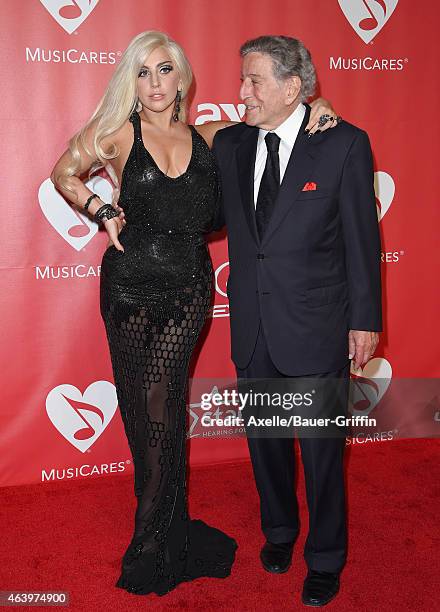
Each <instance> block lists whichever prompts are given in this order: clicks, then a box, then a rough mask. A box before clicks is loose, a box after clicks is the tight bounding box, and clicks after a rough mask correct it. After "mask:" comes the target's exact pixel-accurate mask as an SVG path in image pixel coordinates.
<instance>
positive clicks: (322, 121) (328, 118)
mask: <svg viewBox="0 0 440 612" xmlns="http://www.w3.org/2000/svg"><path fill="white" fill-rule="evenodd" d="M327 121H333V117H332V116H331V115H321V116H320V118H319V121H318V125H319V127H323V126H324V125H325V124H326V123H327Z"/></svg>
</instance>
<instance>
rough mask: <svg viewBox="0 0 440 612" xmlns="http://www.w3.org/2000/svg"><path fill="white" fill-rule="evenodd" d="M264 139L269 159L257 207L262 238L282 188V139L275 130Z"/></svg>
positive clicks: (258, 224)
mask: <svg viewBox="0 0 440 612" xmlns="http://www.w3.org/2000/svg"><path fill="white" fill-rule="evenodd" d="M264 140H265V141H266V148H267V159H266V166H265V168H264V172H263V176H262V177H261V183H260V189H259V191H258V198H257V206H256V209H255V219H256V222H257V229H258V234H259V236H260V240H261V239H262V238H263V235H264V232H265V229H266V227H267V225H268V223H269V219H270V216H271V214H272V211H273V209H274V206H275V200H276V199H277V195H278V190H279V188H280V158H279V156H278V149H279V146H280V140H281V139H280V137H279V136H277V135H276V134H275V132H268V133H267V134H266V136H265V138H264Z"/></svg>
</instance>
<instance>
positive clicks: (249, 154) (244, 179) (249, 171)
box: [237, 128, 260, 244]
mask: <svg viewBox="0 0 440 612" xmlns="http://www.w3.org/2000/svg"><path fill="white" fill-rule="evenodd" d="M258 134H259V131H258V129H257V128H250V129H249V130H246V132H245V136H244V139H243V140H242V142H241V144H240V145H239V146H238V148H237V166H238V178H239V182H240V193H241V203H242V205H243V211H244V214H245V217H246V220H247V222H248V225H249V229H250V232H251V234H252V236H253V237H254V240H255V241H256V242H257V244H259V243H260V239H259V236H258V230H257V224H256V221H255V205H254V169H255V158H256V154H257V142H258Z"/></svg>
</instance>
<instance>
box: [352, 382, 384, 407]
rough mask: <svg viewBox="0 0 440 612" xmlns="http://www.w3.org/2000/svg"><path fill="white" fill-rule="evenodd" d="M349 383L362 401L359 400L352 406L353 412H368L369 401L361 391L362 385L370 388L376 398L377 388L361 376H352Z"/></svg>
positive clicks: (373, 383)
mask: <svg viewBox="0 0 440 612" xmlns="http://www.w3.org/2000/svg"><path fill="white" fill-rule="evenodd" d="M351 382H352V384H353V386H354V387H355V388H356V389H357V390H358V391H359V393H360V394H361V395H362V396H363V398H364V399H359V400H358V401H357V402H356V403H354V404H353V409H354V410H368V408H370V406H371V400H370V399H368V397H367V395H366V393H365V392H364V391H363V390H362V385H369V386H370V387H372V389H373V391H374V392H375V394H376V398H377V397H378V396H379V386H378V385H377V384H376V383H375V382H373V381H372V380H371V379H370V378H364V377H363V376H352V377H351Z"/></svg>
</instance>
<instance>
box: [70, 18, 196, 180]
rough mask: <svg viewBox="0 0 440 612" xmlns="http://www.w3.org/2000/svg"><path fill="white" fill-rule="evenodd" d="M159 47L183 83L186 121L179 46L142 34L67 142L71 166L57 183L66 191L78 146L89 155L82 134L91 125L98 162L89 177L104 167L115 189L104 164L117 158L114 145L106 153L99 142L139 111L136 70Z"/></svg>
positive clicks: (187, 80) (185, 67) (187, 83)
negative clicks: (171, 60)
mask: <svg viewBox="0 0 440 612" xmlns="http://www.w3.org/2000/svg"><path fill="white" fill-rule="evenodd" d="M158 47H164V48H166V49H167V51H168V52H169V53H170V55H171V58H172V59H173V60H174V62H175V63H176V67H177V70H178V72H179V76H180V79H181V82H182V92H181V95H182V101H181V110H180V113H179V118H180V119H182V120H183V121H185V120H186V102H187V95H188V91H189V88H190V87H191V83H192V70H191V66H190V64H189V62H188V60H187V58H186V56H185V53H184V51H183V49H182V47H181V46H180V45H179V44H178V43H176V42H175V41H174V40H173V39H172V38H170V37H169V36H168V35H167V34H165V33H164V32H159V31H156V30H147V31H146V32H141V33H140V34H138V35H137V36H135V37H134V38H133V39H132V40H131V42H130V44H129V45H128V47H127V48H126V50H125V51H124V53H123V54H122V56H121V61H120V62H119V66H118V67H117V69H116V70H115V72H114V74H113V76H112V78H111V79H110V82H109V84H108V86H107V89H106V90H105V93H104V95H103V96H102V98H101V100H100V102H99V104H98V106H97V107H96V109H95V111H94V113H93V115H92V116H91V117H90V119H89V120H88V121H87V123H86V124H85V125H84V126H83V127H82V128H81V130H80V131H79V132H77V133H76V134H75V135H74V136H72V138H71V139H70V141H69V150H70V153H71V156H72V163H71V164H69V166H67V167H66V168H65V170H64V172H63V176H60V177H59V181H60V183H61V184H62V185H63V187H65V188H66V189H69V187H68V186H67V185H64V184H63V178H67V177H69V176H73V175H74V174H76V172H77V171H78V169H79V167H80V151H79V145H81V146H82V147H83V148H84V149H85V150H86V151H87V153H89V155H90V154H92V152H91V151H90V150H89V148H88V147H87V144H86V139H85V134H86V132H87V130H88V129H89V128H90V126H91V124H92V123H96V130H95V134H94V140H93V149H94V151H93V152H94V154H95V155H96V157H97V159H98V160H99V161H97V162H96V163H94V164H93V165H92V167H91V168H90V171H89V176H90V175H91V174H93V173H94V172H96V171H97V170H98V169H100V168H103V167H106V169H107V170H108V171H109V174H110V176H111V178H112V180H113V182H114V183H115V186H116V187H118V185H117V178H116V175H115V173H114V171H113V169H112V168H111V166H110V165H109V164H108V163H107V162H108V160H110V159H114V158H115V157H117V156H118V155H119V151H118V149H117V147H116V145H113V146H112V148H111V150H110V151H109V152H108V153H106V152H105V151H104V150H103V148H102V146H101V145H102V141H103V139H104V138H106V137H107V136H109V135H110V134H113V133H114V132H116V131H117V130H119V129H120V128H121V127H122V126H123V125H124V123H125V122H126V121H127V119H128V118H129V117H130V115H131V114H132V112H133V111H134V110H140V108H139V106H140V103H139V101H138V97H137V79H138V75H139V71H140V69H141V67H142V66H143V64H144V62H145V60H146V58H147V57H148V56H149V55H150V53H151V52H152V51H154V50H155V49H157V48H158Z"/></svg>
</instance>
